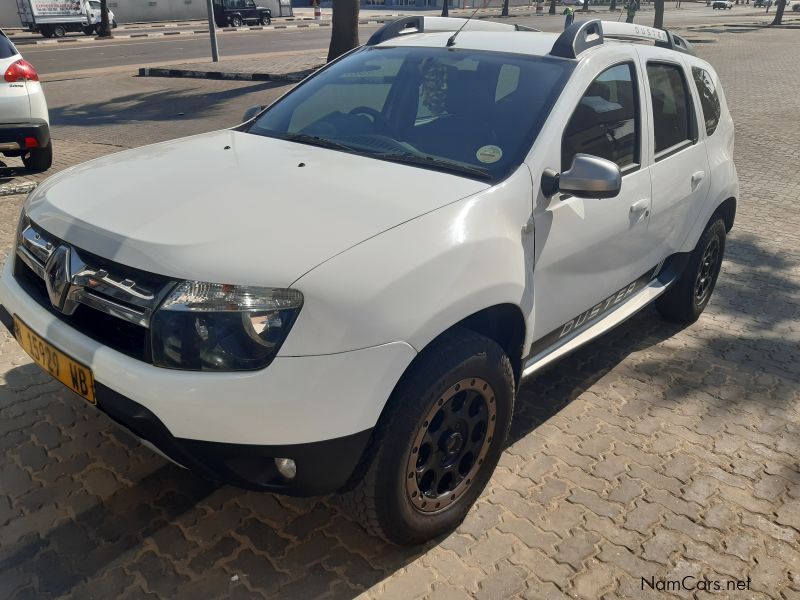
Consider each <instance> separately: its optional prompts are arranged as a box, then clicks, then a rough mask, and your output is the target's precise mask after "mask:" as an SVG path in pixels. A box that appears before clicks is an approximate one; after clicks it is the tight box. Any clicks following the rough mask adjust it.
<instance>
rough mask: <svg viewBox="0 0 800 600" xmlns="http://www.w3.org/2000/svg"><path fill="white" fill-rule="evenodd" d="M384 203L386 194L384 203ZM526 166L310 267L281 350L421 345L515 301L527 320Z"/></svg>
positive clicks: (319, 351) (299, 285)
mask: <svg viewBox="0 0 800 600" xmlns="http://www.w3.org/2000/svg"><path fill="white" fill-rule="evenodd" d="M376 201H379V199H376ZM530 207H531V179H530V174H529V171H528V169H527V168H526V167H524V166H523V167H522V168H520V169H519V170H518V171H517V172H516V173H515V174H514V175H512V176H511V177H509V178H508V179H506V180H505V181H504V182H502V183H501V184H498V185H497V186H494V187H492V188H490V189H488V190H486V191H483V192H480V193H478V194H476V195H474V196H471V197H467V198H465V199H462V200H459V201H458V202H455V203H453V204H449V205H447V206H444V207H442V208H439V209H437V210H435V211H432V212H430V213H427V214H425V215H423V216H420V217H417V218H416V219H413V220H411V221H409V222H406V223H404V224H402V225H399V226H397V227H394V228H392V229H390V230H388V231H386V232H384V233H382V234H380V235H378V236H376V237H374V238H372V239H370V240H367V241H366V242H363V243H361V244H359V245H357V246H355V247H353V248H351V249H350V250H348V251H346V252H344V253H342V254H340V255H338V256H336V257H334V258H332V259H330V260H328V261H327V262H325V263H323V264H322V265H320V266H318V267H317V268H315V269H314V270H312V271H310V272H309V273H307V274H306V275H304V276H303V277H301V278H300V279H299V280H298V281H296V282H295V283H294V284H293V285H292V287H295V288H297V289H299V290H300V291H301V292H303V295H304V298H305V301H304V305H303V309H302V311H301V313H300V316H299V317H298V320H297V322H296V323H295V325H294V327H293V329H292V331H291V333H290V334H289V337H288V339H287V340H286V342H285V343H284V345H283V346H282V347H281V350H280V355H282V356H303V355H310V354H327V353H336V352H344V351H348V350H356V349H360V348H366V347H370V346H376V345H379V344H384V343H387V342H388V341H404V342H406V343H408V344H410V345H411V346H413V347H414V348H415V349H417V350H421V349H422V348H424V347H425V346H426V345H427V344H428V343H429V342H430V341H431V340H433V339H434V338H435V337H437V336H438V335H439V334H441V333H442V332H444V331H445V330H447V329H448V328H449V327H451V326H452V325H454V324H456V323H458V322H459V321H461V320H463V319H464V318H466V317H468V316H470V315H472V314H474V313H476V312H478V311H479V310H482V309H484V308H487V307H490V306H494V305H497V304H506V303H510V304H514V305H516V306H520V307H521V308H522V309H523V314H524V315H525V317H526V318H527V317H528V315H529V314H530V309H529V308H528V309H527V310H526V307H525V305H526V299H528V298H530V297H531V294H530V290H529V289H528V286H529V285H530V277H527V276H526V273H530V269H531V268H532V267H531V265H530V261H528V260H527V259H526V256H527V253H526V252H525V249H524V246H523V233H522V226H523V225H524V224H525V223H526V221H527V219H528V218H529V216H530Z"/></svg>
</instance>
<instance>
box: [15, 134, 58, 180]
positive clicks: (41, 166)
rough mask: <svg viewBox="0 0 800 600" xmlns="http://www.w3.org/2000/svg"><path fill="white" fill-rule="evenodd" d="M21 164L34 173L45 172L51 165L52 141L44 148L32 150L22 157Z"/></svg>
mask: <svg viewBox="0 0 800 600" xmlns="http://www.w3.org/2000/svg"><path fill="white" fill-rule="evenodd" d="M22 163H23V164H24V165H25V167H26V168H27V169H29V170H31V171H34V172H35V173H41V172H42V171H47V169H49V168H50V167H51V165H52V164H53V140H50V143H49V144H48V145H47V146H45V147H44V148H34V149H33V150H30V151H29V152H28V153H27V154H25V155H23V156H22Z"/></svg>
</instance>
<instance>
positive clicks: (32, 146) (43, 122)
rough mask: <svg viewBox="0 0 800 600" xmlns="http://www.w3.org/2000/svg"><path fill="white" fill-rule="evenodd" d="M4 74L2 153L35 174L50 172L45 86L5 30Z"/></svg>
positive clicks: (0, 69)
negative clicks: (18, 159)
mask: <svg viewBox="0 0 800 600" xmlns="http://www.w3.org/2000/svg"><path fill="white" fill-rule="evenodd" d="M0 73H2V74H3V79H1V80H0V152H2V154H3V155H4V156H20V157H22V161H23V162H24V163H25V166H26V167H28V168H29V169H31V170H33V171H46V170H47V169H49V168H50V165H51V164H52V162H53V144H52V142H51V140H50V125H49V123H50V120H49V115H48V112H47V102H46V101H45V99H44V92H43V91H42V84H41V83H39V75H38V73H37V72H36V69H34V68H33V65H32V64H31V63H29V62H28V61H27V60H25V59H24V58H22V56H21V55H20V53H19V52H18V51H17V49H16V48H15V47H14V44H12V43H11V40H9V39H8V37H6V34H5V33H3V31H2V30H0Z"/></svg>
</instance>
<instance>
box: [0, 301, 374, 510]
mask: <svg viewBox="0 0 800 600" xmlns="http://www.w3.org/2000/svg"><path fill="white" fill-rule="evenodd" d="M0 322H2V323H3V325H5V326H6V327H7V328H8V329H9V331H11V332H12V335H13V331H14V322H13V318H12V317H11V315H10V314H9V312H8V311H7V310H6V309H5V308H4V307H3V306H2V305H0ZM95 395H96V397H97V407H98V408H99V409H100V410H102V411H103V412H105V413H106V414H107V415H108V416H109V417H111V418H112V419H113V420H114V421H116V422H117V423H119V424H120V425H122V426H123V427H125V428H126V429H128V430H129V431H131V432H132V433H133V434H134V435H136V436H137V437H139V438H141V439H143V440H146V441H148V442H150V443H151V444H153V446H155V447H156V448H158V449H159V450H160V451H161V452H163V453H164V454H165V455H166V456H168V457H169V458H171V459H172V460H174V461H175V462H176V463H178V464H180V465H182V466H184V467H186V468H188V469H191V470H192V471H195V472H197V473H199V474H200V475H203V476H204V477H207V478H208V479H212V480H215V481H219V482H222V483H228V484H231V485H235V486H238V487H242V488H245V489H251V490H258V491H266V492H275V493H279V494H287V495H290V496H319V495H323V494H329V493H332V492H336V491H338V490H340V489H342V488H343V487H344V486H345V484H347V483H348V480H349V478H350V476H351V475H352V473H353V471H354V470H355V468H356V466H357V465H358V463H359V461H360V460H361V456H362V454H363V452H364V449H365V448H366V447H367V444H368V442H369V439H370V436H371V435H372V429H367V430H364V431H361V432H359V433H355V434H353V435H348V436H345V437H340V438H334V439H331V440H324V441H321V442H309V443H305V444H283V445H274V446H272V445H270V446H264V445H255V444H231V443H223V442H206V441H201V440H190V439H185V438H178V437H175V436H173V435H172V434H171V433H170V431H169V430H168V429H167V427H166V425H164V423H162V422H161V420H160V419H159V418H158V417H157V416H156V415H155V414H153V412H152V411H150V410H149V409H147V408H145V407H144V406H142V405H141V404H139V403H138V402H134V401H133V400H131V399H130V398H128V397H126V396H124V395H122V394H120V393H119V392H116V391H114V390H112V389H111V388H110V387H108V386H106V385H104V384H102V383H101V382H99V381H95ZM221 400H222V399H221ZM264 414H265V418H269V412H268V410H266V409H265V411H264ZM275 458H291V459H292V460H294V461H295V463H296V465H297V475H296V477H294V478H293V479H291V480H287V479H285V478H284V477H282V476H281V475H280V474H279V473H278V470H277V468H276V467H275V464H274V459H275Z"/></svg>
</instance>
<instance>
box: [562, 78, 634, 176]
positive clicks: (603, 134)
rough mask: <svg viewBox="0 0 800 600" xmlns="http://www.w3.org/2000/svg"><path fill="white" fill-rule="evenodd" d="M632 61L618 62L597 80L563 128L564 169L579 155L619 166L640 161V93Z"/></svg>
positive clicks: (626, 165) (623, 166) (627, 165)
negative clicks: (594, 157)
mask: <svg viewBox="0 0 800 600" xmlns="http://www.w3.org/2000/svg"><path fill="white" fill-rule="evenodd" d="M634 68H635V67H634V66H633V64H631V63H624V64H620V65H615V66H613V67H611V68H609V69H606V70H605V71H603V72H602V73H601V74H600V75H599V76H598V77H597V79H595V80H594V81H593V82H592V83H591V85H589V88H588V89H587V90H586V92H585V93H584V94H583V97H582V98H581V101H580V102H579V103H578V106H577V108H576V109H575V112H574V113H572V118H571V119H570V121H569V124H568V125H567V128H566V130H565V131H564V138H563V140H562V143H561V169H562V170H567V169H569V168H570V166H571V165H572V160H573V158H575V155H576V154H579V153H582V154H591V155H592V156H599V157H600V158H605V159H607V160H610V161H612V162H615V163H617V165H619V167H620V169H624V168H625V167H629V166H631V165H635V164H638V163H639V139H640V137H639V127H640V124H639V96H638V94H637V89H636V84H635V77H636V71H634Z"/></svg>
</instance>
